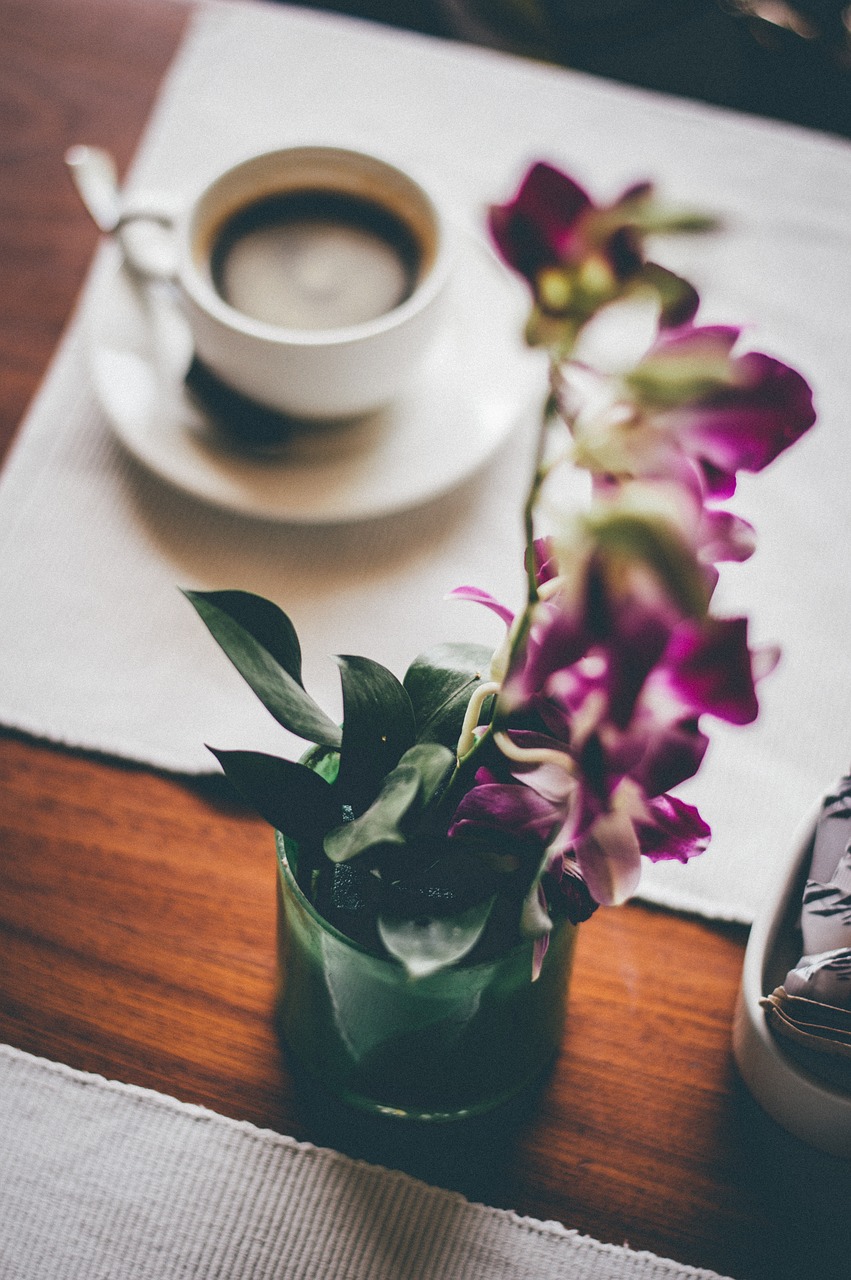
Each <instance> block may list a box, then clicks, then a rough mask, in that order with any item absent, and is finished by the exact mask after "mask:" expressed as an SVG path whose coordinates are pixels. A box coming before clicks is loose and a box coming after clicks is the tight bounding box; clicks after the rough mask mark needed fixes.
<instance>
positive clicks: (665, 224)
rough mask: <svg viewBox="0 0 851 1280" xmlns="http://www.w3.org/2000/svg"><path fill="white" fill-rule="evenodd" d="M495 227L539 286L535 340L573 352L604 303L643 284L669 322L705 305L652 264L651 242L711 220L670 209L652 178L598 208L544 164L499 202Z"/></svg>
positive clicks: (505, 249)
mask: <svg viewBox="0 0 851 1280" xmlns="http://www.w3.org/2000/svg"><path fill="white" fill-rule="evenodd" d="M489 224H490V231H491V235H492V237H493V240H494V243H495V245H496V247H497V249H498V251H499V253H500V254H501V256H502V258H503V259H504V261H505V262H506V263H507V264H508V266H510V267H512V268H513V269H514V270H515V271H517V272H518V273H519V274H520V275H521V276H523V277H524V278H525V280H526V281H527V282H528V284H529V286H530V288H531V290H532V294H533V297H534V303H535V306H534V310H533V312H532V315H531V317H530V320H529V324H528V326H527V340H528V341H529V342H530V343H531V344H533V345H542V346H546V347H549V348H550V349H551V350H553V351H554V352H556V353H558V354H559V355H564V354H567V353H568V352H569V351H570V349H571V348H572V346H573V343H574V341H575V339H576V336H577V334H578V333H579V331H580V330H581V328H582V327H583V325H584V324H586V323H587V321H588V320H590V319H591V317H592V316H593V315H594V314H595V313H596V312H597V311H598V310H599V309H600V308H601V307H603V306H605V305H606V304H608V303H610V302H613V301H615V300H616V299H618V298H621V297H623V296H625V295H626V294H628V293H630V292H632V291H634V290H635V289H636V288H638V287H641V286H644V287H648V286H649V287H651V288H652V289H653V290H654V291H655V293H656V294H657V295H658V296H659V299H660V301H661V305H662V315H663V323H666V324H682V323H684V322H685V321H686V320H690V319H691V317H692V316H693V315H694V313H695V311H696V309H697V302H698V299H697V294H696V292H695V291H694V289H693V288H692V286H691V285H690V284H688V283H687V282H686V281H685V280H681V279H680V278H679V277H678V276H675V275H674V274H673V272H670V271H667V270H665V269H664V268H662V267H660V266H658V265H656V264H654V263H648V262H646V261H645V259H644V248H643V240H644V236H645V235H646V234H648V233H650V232H663V231H692V230H697V229H703V228H705V227H706V226H707V225H708V220H707V219H705V218H699V217H696V216H695V215H693V214H687V213H682V212H674V211H669V210H666V209H663V208H662V207H661V205H660V204H659V203H658V201H657V199H656V196H655V193H654V190H653V187H652V185H651V184H650V183H647V182H644V183H638V184H636V185H634V186H631V187H628V188H627V189H626V190H625V191H624V192H623V194H622V195H621V196H619V197H618V199H617V200H615V201H614V202H613V203H612V204H610V205H596V204H594V202H593V201H592V200H591V197H590V196H589V195H588V194H587V192H586V191H584V190H583V188H582V187H581V186H579V184H578V183H576V182H575V181H574V180H573V179H572V178H570V177H569V176H568V175H567V174H566V173H562V172H561V170H559V169H556V168H554V167H553V166H552V165H549V164H543V163H538V164H535V165H533V166H532V168H531V169H530V170H529V172H528V173H527V174H526V176H525V177H524V179H523V181H522V183H521V185H520V187H519V189H518V192H517V194H516V196H515V197H514V199H513V200H511V201H509V202H508V203H507V204H504V205H493V206H492V207H491V209H490V211H489Z"/></svg>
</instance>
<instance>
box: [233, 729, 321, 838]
mask: <svg viewBox="0 0 851 1280" xmlns="http://www.w3.org/2000/svg"><path fill="white" fill-rule="evenodd" d="M209 749H210V750H211V751H212V752H213V755H214V756H215V757H216V759H217V760H218V762H219V764H220V765H221V766H222V768H223V769H224V771H225V776H226V777H227V778H228V779H229V781H230V782H232V783H233V785H234V787H236V789H237V791H238V792H239V793H240V795H242V796H243V797H244V799H245V800H247V801H248V803H249V804H250V805H251V806H252V808H254V809H256V810H257V812H258V813H259V814H260V816H261V818H265V819H266V821H267V822H270V823H271V824H272V826H273V827H275V829H276V830H278V831H281V832H282V833H283V834H284V835H286V836H289V837H290V838H291V839H292V840H296V841H302V840H309V839H318V838H319V837H321V836H322V835H323V834H324V833H325V832H326V831H327V830H328V828H329V827H330V826H332V825H333V824H334V822H336V821H337V820H338V813H339V811H338V808H337V805H336V804H335V801H334V790H333V788H332V787H331V786H330V785H329V784H328V783H327V782H326V781H325V779H324V778H321V777H320V776H319V774H318V773H315V772H314V771H313V770H312V769H308V768H306V766H305V765H302V764H295V763H294V762H293V761H291V760H281V759H279V758H278V757H277V756H269V755H265V754H264V753H263V752H260V751H218V750H216V749H215V748H214V747H210V748H209Z"/></svg>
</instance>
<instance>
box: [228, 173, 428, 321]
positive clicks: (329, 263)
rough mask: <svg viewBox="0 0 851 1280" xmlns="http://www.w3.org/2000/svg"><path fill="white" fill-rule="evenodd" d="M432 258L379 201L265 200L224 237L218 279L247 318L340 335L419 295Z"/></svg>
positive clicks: (309, 196)
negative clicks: (426, 258) (424, 265)
mask: <svg viewBox="0 0 851 1280" xmlns="http://www.w3.org/2000/svg"><path fill="white" fill-rule="evenodd" d="M421 260H422V254H421V251H420V247H419V245H418V243H417V239H416V237H415V235H414V233H413V231H412V230H411V228H410V227H409V226H408V225H407V224H406V223H405V222H404V221H403V220H402V219H401V218H399V217H397V216H396V214H395V213H393V212H392V211H391V210H390V209H388V208H386V207H384V206H383V205H381V204H379V203H377V202H376V201H373V200H369V199H365V198H362V197H360V196H356V195H351V194H349V193H346V192H341V191H331V190H322V189H316V190H296V191H287V192H281V193H275V194H272V195H268V196H264V197H263V198H262V199H258V200H255V201H253V202H252V203H250V204H248V205H245V206H244V207H243V208H241V209H239V210H238V211H237V212H236V213H235V214H232V215H231V216H230V217H229V218H228V220H227V221H226V222H225V224H224V226H223V227H222V229H221V231H220V232H219V233H218V235H217V236H216V239H215V242H214V245H213V252H212V255H211V270H212V276H213V282H214V284H215V287H216V289H217V291H218V292H219V294H220V295H221V296H222V297H223V298H224V300H225V301H226V302H227V303H229V304H230V306H232V307H234V308H235V309H236V310H237V311H240V312H242V313H243V314H244V315H247V316H250V317H252V318H253V319H255V320H261V321H264V322H266V323H268V324H273V325H277V326H280V327H282V328H286V329H308V330H321V329H339V328H346V327H348V326H350V325H357V324H361V323H363V322H365V321H369V320H374V319H376V318H377V317H378V316H381V315H384V314H386V313H387V312H389V311H393V310H394V309H395V308H396V307H398V306H399V305H400V304H401V303H402V302H404V301H405V299H406V298H408V297H410V295H411V294H412V292H413V290H414V288H415V286H416V284H417V280H418V278H419V274H420V269H421Z"/></svg>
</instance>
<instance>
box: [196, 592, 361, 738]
mask: <svg viewBox="0 0 851 1280" xmlns="http://www.w3.org/2000/svg"><path fill="white" fill-rule="evenodd" d="M184 594H185V596H186V598H187V599H188V600H189V602H190V604H192V605H193V606H194V608H195V609H196V611H197V613H198V615H199V617H200V618H201V620H202V621H203V622H204V623H205V625H206V626H207V628H208V630H209V631H210V634H211V635H212V636H213V638H214V639H215V640H216V641H217V643H218V644H219V645H220V646H221V647H222V649H223V650H224V651H225V653H226V654H227V656H228V657H229V658H230V660H231V662H232V663H233V665H234V666H235V667H236V669H237V671H238V672H239V674H240V675H241V676H242V678H243V679H244V680H245V681H246V682H247V683H248V684H249V685H250V687H251V688H252V689H253V691H254V692H255V693H256V695H257V697H258V698H259V699H260V701H261V702H262V703H263V706H264V707H265V708H266V710H267V711H269V712H271V714H272V715H273V716H274V717H275V719H276V720H277V721H278V723H279V724H282V725H283V726H284V728H285V729H289V730H290V732H291V733H295V734H297V735H298V736H299V737H300V738H306V739H307V741H308V742H317V743H320V744H322V745H323V746H328V747H339V746H340V743H341V741H342V734H341V732H340V729H339V727H338V726H337V725H336V724H335V723H334V721H333V720H332V719H331V718H330V716H328V715H326V713H325V712H324V711H323V710H322V708H321V707H320V706H318V705H317V703H315V702H314V701H313V699H312V698H311V696H310V694H308V693H307V692H306V691H305V689H304V687H303V685H302V684H301V655H300V651H299V645H298V639H297V637H296V633H295V630H294V628H293V625H292V623H291V622H290V620H289V618H288V617H287V615H286V614H285V613H284V612H283V611H282V610H281V609H279V608H278V606H277V605H275V604H272V603H271V601H268V600H263V599H262V597H260V596H253V595H250V594H249V593H248V592H244V591H208V592H203V591H186V592H184Z"/></svg>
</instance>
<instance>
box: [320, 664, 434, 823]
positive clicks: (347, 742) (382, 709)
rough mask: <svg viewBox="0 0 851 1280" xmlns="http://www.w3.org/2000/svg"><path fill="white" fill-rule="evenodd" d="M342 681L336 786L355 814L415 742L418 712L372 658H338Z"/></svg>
mask: <svg viewBox="0 0 851 1280" xmlns="http://www.w3.org/2000/svg"><path fill="white" fill-rule="evenodd" d="M337 661H338V662H339V664H340V675H341V678H342V683H343V739H342V747H341V749H340V773H339V776H338V779H337V788H338V794H339V796H340V799H341V800H342V801H343V803H345V804H349V805H351V807H352V809H353V810H354V813H355V815H358V814H360V813H363V811H364V810H365V809H367V808H368V807H369V805H370V804H371V803H372V801H373V800H374V798H375V796H376V795H377V794H378V790H379V788H380V786H381V782H382V779H383V778H384V777H386V775H387V774H388V773H389V772H390V771H391V769H394V768H395V767H396V765H397V764H398V763H399V760H400V758H401V757H402V755H403V753H404V752H405V751H407V749H408V747H410V746H412V745H413V743H414V740H415V730H414V712H413V708H412V707H411V700H410V698H409V697H408V695H407V693H406V692H405V690H404V688H403V687H402V685H401V684H400V683H399V681H398V680H397V679H396V677H395V676H394V675H393V672H392V671H388V670H387V668H386V667H382V666H381V664H380V663H378V662H373V661H372V659H371V658H359V657H352V656H350V655H343V656H340V657H338V659H337Z"/></svg>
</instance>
